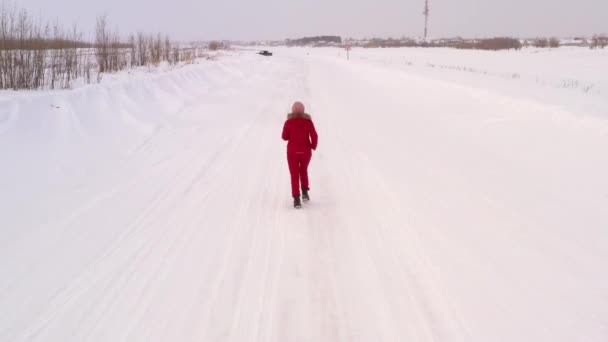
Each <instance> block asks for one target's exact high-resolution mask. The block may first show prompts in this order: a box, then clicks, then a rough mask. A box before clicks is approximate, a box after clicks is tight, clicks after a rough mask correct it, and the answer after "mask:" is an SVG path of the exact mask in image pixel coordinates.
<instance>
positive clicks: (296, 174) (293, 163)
mask: <svg viewBox="0 0 608 342" xmlns="http://www.w3.org/2000/svg"><path fill="white" fill-rule="evenodd" d="M311 157H312V152H311V151H308V152H287V163H288V164H289V173H290V174H291V195H292V196H294V197H295V196H300V182H302V184H301V185H302V189H308V163H310V158H311Z"/></svg>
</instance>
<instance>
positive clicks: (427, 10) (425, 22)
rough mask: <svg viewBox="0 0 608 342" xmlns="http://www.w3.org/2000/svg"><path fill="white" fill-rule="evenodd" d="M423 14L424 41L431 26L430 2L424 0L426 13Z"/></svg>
mask: <svg viewBox="0 0 608 342" xmlns="http://www.w3.org/2000/svg"><path fill="white" fill-rule="evenodd" d="M422 14H424V40H426V35H427V33H428V25H429V0H424V12H422Z"/></svg>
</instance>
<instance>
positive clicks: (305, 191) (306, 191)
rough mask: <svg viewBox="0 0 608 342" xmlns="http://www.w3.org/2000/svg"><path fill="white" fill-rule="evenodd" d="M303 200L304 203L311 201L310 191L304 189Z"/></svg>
mask: <svg viewBox="0 0 608 342" xmlns="http://www.w3.org/2000/svg"><path fill="white" fill-rule="evenodd" d="M302 199H303V200H304V202H307V201H310V197H309V196H308V189H302Z"/></svg>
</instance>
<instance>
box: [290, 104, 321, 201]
mask: <svg viewBox="0 0 608 342" xmlns="http://www.w3.org/2000/svg"><path fill="white" fill-rule="evenodd" d="M318 139H319V138H318V136H317V131H316V130H315V125H314V124H313V123H312V119H311V118H310V115H308V114H293V113H292V114H289V115H288V116H287V121H285V125H284V126H283V140H286V141H288V143H287V163H288V164H289V173H291V194H292V196H294V197H296V196H300V185H301V186H302V189H309V187H308V163H310V158H311V156H312V151H311V149H313V150H316V149H317V141H318ZM300 182H301V184H300Z"/></svg>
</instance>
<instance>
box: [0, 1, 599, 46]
mask: <svg viewBox="0 0 608 342" xmlns="http://www.w3.org/2000/svg"><path fill="white" fill-rule="evenodd" d="M2 1H5V0H0V2H2ZM15 3H16V4H17V6H18V7H21V8H26V9H28V10H29V11H30V12H32V13H35V14H37V15H42V16H43V17H45V18H49V19H50V18H57V19H59V21H60V22H62V23H65V24H66V25H70V24H72V23H74V22H76V23H78V24H79V26H80V27H81V29H82V30H83V31H87V32H88V31H92V29H93V27H94V25H93V23H94V21H95V17H96V16H97V15H99V14H103V13H105V14H107V15H108V17H109V19H110V21H111V22H112V25H113V26H116V27H118V28H119V29H120V31H121V33H130V32H134V31H138V30H142V31H146V32H158V31H160V32H163V33H168V34H170V35H171V36H172V37H173V39H180V40H198V39H200V40H210V39H233V40H263V39H285V38H298V37H302V36H311V35H320V34H329V35H340V36H342V37H355V38H364V37H374V36H382V37H388V36H391V37H395V38H396V37H401V36H421V35H422V32H423V27H424V17H423V15H422V10H423V7H424V0H415V1H414V0H250V1H246V0H217V1H209V0H97V1H91V0H16V2H15ZM429 4H430V6H429V7H430V11H431V15H430V20H429V36H431V37H453V36H463V37H487V36H498V35H508V36H518V37H535V36H559V37H568V36H577V35H592V34H594V33H608V0H429Z"/></svg>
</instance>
